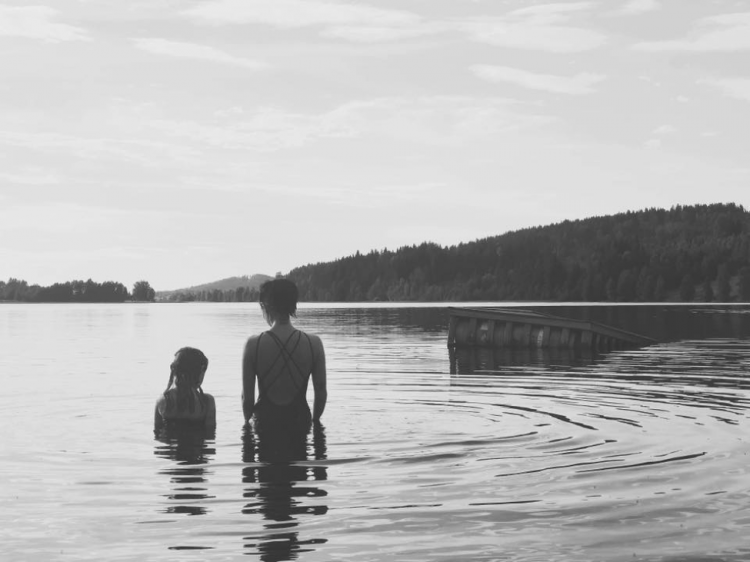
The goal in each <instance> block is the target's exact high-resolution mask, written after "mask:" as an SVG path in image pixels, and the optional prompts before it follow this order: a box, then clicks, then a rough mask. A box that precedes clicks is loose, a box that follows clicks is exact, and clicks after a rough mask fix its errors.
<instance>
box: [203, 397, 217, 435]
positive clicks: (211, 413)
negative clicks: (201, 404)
mask: <svg viewBox="0 0 750 562" xmlns="http://www.w3.org/2000/svg"><path fill="white" fill-rule="evenodd" d="M205 396H206V429H209V430H213V429H216V400H214V397H213V396H211V395H210V394H206V395H205Z"/></svg>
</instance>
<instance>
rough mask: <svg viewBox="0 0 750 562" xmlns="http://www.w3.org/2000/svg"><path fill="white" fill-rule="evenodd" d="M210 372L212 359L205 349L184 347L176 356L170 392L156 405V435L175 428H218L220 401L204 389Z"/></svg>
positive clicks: (167, 390) (164, 394)
mask: <svg viewBox="0 0 750 562" xmlns="http://www.w3.org/2000/svg"><path fill="white" fill-rule="evenodd" d="M206 369H208V358H207V357H206V356H205V355H204V354H203V352H202V351H201V350H199V349H195V348H194V347H183V348H182V349H180V350H179V351H177V353H175V356H174V361H172V365H171V366H170V373H169V382H168V383H167V389H166V390H165V391H164V393H163V394H162V395H161V396H160V397H159V399H158V400H157V402H156V408H155V411H154V431H155V432H159V431H161V430H162V429H163V428H167V429H169V428H171V427H175V428H176V427H188V426H189V427H190V428H195V429H209V430H211V429H213V428H215V427H216V402H215V401H214V397H213V396H211V395H210V394H206V393H205V392H203V389H202V388H201V385H202V384H203V377H204V376H205V374H206Z"/></svg>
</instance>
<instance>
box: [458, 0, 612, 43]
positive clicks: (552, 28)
mask: <svg viewBox="0 0 750 562" xmlns="http://www.w3.org/2000/svg"><path fill="white" fill-rule="evenodd" d="M590 7H591V4H590V3H588V2H577V3H568V4H543V5H538V6H532V7H529V8H522V9H520V10H515V11H512V12H509V13H508V14H506V15H505V16H503V17H499V18H482V19H475V20H472V21H467V22H464V23H463V24H462V25H461V28H462V29H463V30H464V31H465V32H467V33H469V36H470V37H471V38H472V39H473V40H474V41H478V42H482V43H489V44H490V45H497V46H499V47H510V48H514V49H529V50H539V51H549V52H554V53H578V52H582V51H589V50H592V49H596V48H598V47H600V46H602V45H603V44H604V43H605V42H606V37H605V36H604V35H603V34H601V33H599V32H597V31H593V30H590V29H586V28H582V27H574V26H570V25H566V24H567V22H569V20H570V18H571V16H570V14H575V13H578V12H582V11H584V10H586V9H588V8H590Z"/></svg>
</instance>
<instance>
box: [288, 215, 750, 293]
mask: <svg viewBox="0 0 750 562" xmlns="http://www.w3.org/2000/svg"><path fill="white" fill-rule="evenodd" d="M749 266H750V213H748V212H747V211H745V209H744V208H743V207H742V206H740V205H735V204H713V205H696V206H676V207H673V208H671V209H669V210H666V209H655V208H652V209H645V210H642V211H633V212H626V213H620V214H617V215H612V216H601V217H593V218H588V219H584V220H576V221H563V222H561V223H558V224H552V225H548V226H541V227H535V228H527V229H523V230H518V231H514V232H508V233H506V234H502V235H499V236H494V237H490V238H485V239H482V240H477V241H474V242H469V243H464V244H459V245H457V246H450V247H441V246H438V245H437V244H433V243H423V244H420V245H418V246H409V247H404V248H400V249H398V250H396V251H390V250H387V249H386V250H383V251H373V252H370V253H368V254H360V253H359V252H358V253H357V254H355V255H353V256H349V257H345V258H341V259H339V260H336V261H333V262H328V263H318V264H314V265H306V266H304V267H299V268H296V269H293V270H292V271H291V272H289V274H288V277H289V278H291V279H293V280H294V281H296V282H297V284H298V285H299V288H300V293H301V299H302V300H306V301H445V300H450V301H465V300H474V301H518V300H522V301H589V302H595V301H621V302H631V301H641V302H658V301H665V300H672V301H687V302H689V301H694V300H700V301H722V302H727V301H738V300H739V301H749V300H750V267H749Z"/></svg>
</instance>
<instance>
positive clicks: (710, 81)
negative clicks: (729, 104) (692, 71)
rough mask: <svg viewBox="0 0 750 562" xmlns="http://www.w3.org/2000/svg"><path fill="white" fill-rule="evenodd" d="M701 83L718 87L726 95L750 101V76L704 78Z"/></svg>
mask: <svg viewBox="0 0 750 562" xmlns="http://www.w3.org/2000/svg"><path fill="white" fill-rule="evenodd" d="M699 84H707V85H709V86H712V87H714V88H717V89H719V90H721V92H723V93H724V95H726V96H729V97H732V98H737V99H740V100H746V101H750V78H704V79H702V80H700V81H699Z"/></svg>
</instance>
